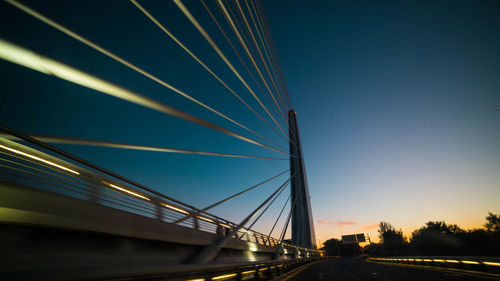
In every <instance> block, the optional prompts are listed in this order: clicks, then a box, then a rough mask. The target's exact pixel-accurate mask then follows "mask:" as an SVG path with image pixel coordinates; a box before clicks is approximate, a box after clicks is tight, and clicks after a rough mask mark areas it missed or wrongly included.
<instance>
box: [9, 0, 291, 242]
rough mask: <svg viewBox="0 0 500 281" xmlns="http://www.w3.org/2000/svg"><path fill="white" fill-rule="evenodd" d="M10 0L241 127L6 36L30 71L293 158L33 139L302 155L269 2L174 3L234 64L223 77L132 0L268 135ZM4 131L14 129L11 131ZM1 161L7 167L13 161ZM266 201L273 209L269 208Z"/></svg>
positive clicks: (12, 54)
mask: <svg viewBox="0 0 500 281" xmlns="http://www.w3.org/2000/svg"><path fill="white" fill-rule="evenodd" d="M4 1H5V2H6V3H8V4H10V5H11V6H13V7H15V8H16V9H18V10H20V11H22V12H23V13H25V14H27V15H29V16H31V17H33V18H35V19H37V20H39V21H40V22H42V23H43V24H46V25H48V26H50V27H52V28H54V29H56V30H58V31H59V32H62V33H63V34H65V35H66V36H68V37H70V38H72V39H74V40H76V41H77V42H80V43H82V44H84V45H85V46H87V47H90V48H91V49H93V50H95V51H96V52H98V53H99V54H101V55H104V56H106V57H108V58H110V59H112V60H113V61H114V62H116V63H119V64H121V65H122V66H124V67H126V68H128V69H130V70H133V71H134V72H135V73H137V74H139V75H140V76H143V77H146V78H148V79H150V80H152V81H154V82H155V83H157V84H159V85H161V86H162V87H163V88H164V89H165V90H166V93H167V94H175V95H178V96H181V97H183V98H184V99H186V100H188V101H189V102H191V103H194V104H196V105H198V106H200V107H201V108H203V109H204V110H208V111H209V112H211V113H213V114H215V115H217V116H218V117H220V118H222V119H224V120H226V121H228V122H229V123H230V124H231V125H232V126H235V128H226V127H224V126H221V125H218V124H216V123H214V122H209V121H207V120H205V119H202V118H200V117H197V116H196V114H195V113H191V112H185V111H183V110H180V109H178V108H176V107H174V106H172V105H169V104H168V103H164V102H160V101H158V100H155V99H153V98H151V97H150V95H148V93H143V92H141V93H139V92H136V91H133V90H130V89H127V88H125V87H122V86H120V85H118V84H116V83H114V82H112V81H107V80H105V79H102V78H101V77H98V76H95V75H93V74H91V73H88V72H85V71H82V70H80V69H78V68H77V67H74V66H70V65H68V64H65V63H63V62H62V61H60V60H59V59H57V58H52V57H48V56H43V55H40V54H38V53H36V52H34V51H32V48H30V46H20V45H17V44H15V43H12V42H11V41H10V40H9V39H5V38H0V58H1V59H3V60H6V61H10V62H12V63H15V64H18V65H21V66H24V67H27V68H30V69H32V70H35V71H39V72H41V73H44V74H47V75H51V76H55V77H57V78H60V79H62V80H66V81H69V82H72V83H74V84H77V85H80V86H83V87H87V88H89V89H92V90H94V91H96V92H100V93H103V94H107V95H110V96H113V97H115V98H118V99H122V100H125V101H128V102H130V103H133V104H136V105H139V106H142V107H145V108H148V109H151V110H154V111H157V112H160V113H163V114H167V115H170V116H174V117H176V118H179V119H181V120H185V121H188V122H192V123H195V124H197V125H200V126H203V127H206V128H209V129H211V130H215V131H218V132H220V133H223V134H226V135H228V136H231V137H233V138H236V139H238V140H241V141H244V142H246V143H249V144H253V145H256V146H258V147H262V148H265V149H267V151H272V153H280V154H281V155H286V157H287V158H283V157H276V156H275V155H247V154H244V153H226V152H210V151H202V150H197V149H185V148H172V147H161V146H149V145H140V144H126V143H120V142H113V141H102V140H90V139H85V138H68V137H64V136H31V137H30V138H29V140H30V141H34V142H35V141H36V142H37V143H38V144H41V143H55V144H69V145H83V146H100V147H108V148H118V149H133V150H142V151H152V152H167V153H182V154H196V155H205V156H220V157H232V158H249V159H261V160H289V158H290V157H296V156H294V155H290V154H289V153H288V152H287V150H288V148H287V146H295V147H297V132H295V131H293V130H292V129H288V127H289V124H288V119H289V117H288V114H289V111H290V110H291V109H292V101H291V99H290V94H289V92H288V89H287V86H286V83H285V80H284V75H283V71H282V69H281V65H280V63H279V59H278V56H277V51H276V47H275V43H274V41H273V38H272V36H271V32H270V28H269V23H268V22H267V19H266V16H265V12H264V7H263V4H262V1H260V0H256V1H246V0H214V1H213V2H212V1H210V2H208V1H207V2H205V0H201V2H200V4H201V6H200V7H201V9H198V10H196V11H197V12H198V11H203V13H202V14H199V13H194V9H192V6H193V5H195V4H196V3H192V2H189V3H187V5H186V4H185V3H183V1H182V0H174V1H173V3H174V5H175V6H174V5H172V7H177V8H178V11H177V12H180V13H181V14H182V15H184V16H185V21H184V22H180V23H178V24H185V25H191V26H192V27H194V28H195V29H196V31H197V32H198V33H199V36H200V40H204V43H205V44H206V47H207V48H211V50H213V52H215V54H216V56H217V58H218V59H219V60H220V61H219V62H220V63H221V64H222V65H224V66H225V67H227V69H229V71H230V72H229V73H231V74H232V75H233V77H225V76H224V75H223V74H221V72H220V71H216V69H217V68H215V67H214V66H212V65H209V63H208V61H209V60H207V59H204V58H203V57H202V55H200V54H196V53H195V51H193V48H190V47H189V46H188V45H189V44H188V43H186V42H183V41H182V39H181V37H182V34H177V35H174V33H173V32H172V31H171V30H172V29H171V28H170V27H168V26H167V25H166V24H165V23H162V19H161V18H160V17H158V16H157V15H154V14H155V13H154V11H153V10H151V9H148V8H146V7H145V5H143V4H141V3H140V2H142V1H139V0H131V1H130V2H131V4H132V5H133V6H134V7H135V8H137V12H138V13H140V14H142V15H144V16H145V18H144V17H143V18H144V19H146V20H148V21H149V22H150V23H152V25H151V26H152V28H156V30H158V31H160V33H161V34H163V35H166V36H167V37H168V38H169V40H172V41H173V42H174V43H175V44H176V46H177V47H179V48H180V49H182V51H183V52H184V53H185V54H186V55H187V56H188V57H190V59H192V60H194V61H195V62H196V63H197V66H199V67H201V68H202V69H204V71H206V72H207V73H208V74H209V75H210V76H211V77H212V78H213V79H215V81H216V82H217V85H218V86H220V87H221V90H220V92H222V93H223V94H228V95H229V96H232V97H234V98H236V99H237V100H238V101H239V103H240V104H241V105H242V106H243V108H245V110H248V113H249V115H250V116H251V117H252V118H255V117H256V118H257V119H258V120H259V122H262V123H259V124H262V125H265V126H266V127H265V129H266V130H267V129H270V130H271V131H272V132H273V133H274V135H273V136H268V135H266V134H265V133H263V132H262V128H260V127H259V128H253V129H252V128H250V126H249V125H247V124H248V122H247V121H245V122H244V121H241V120H238V121H237V120H236V119H237V118H233V117H230V115H229V114H227V113H224V110H223V108H218V109H216V108H215V106H211V105H208V104H207V103H206V102H204V101H202V100H201V99H198V98H195V95H193V93H188V91H186V90H183V89H181V88H180V87H178V86H174V83H172V82H167V81H168V80H169V79H168V78H165V77H160V75H155V74H152V73H150V72H149V71H147V70H146V69H147V68H146V67H141V66H138V65H136V64H134V63H132V62H131V61H130V60H128V59H125V58H124V57H121V56H119V55H117V54H116V53H115V52H112V51H110V50H108V49H106V48H104V47H102V46H101V45H100V44H98V43H96V42H93V41H91V40H89V39H87V38H86V37H85V36H83V35H80V34H79V33H78V32H77V31H74V30H72V29H70V28H69V27H67V26H65V25H63V24H61V23H58V22H56V21H55V20H53V19H51V18H50V17H49V16H48V15H44V14H42V13H40V12H39V11H37V10H35V9H33V8H31V7H29V6H28V5H26V4H24V3H22V2H20V1H18V0H4ZM201 19H204V20H201ZM206 19H208V20H206ZM207 23H209V24H211V25H212V26H207ZM213 30H216V31H217V32H219V33H220V34H217V35H222V36H223V38H224V41H222V42H216V40H215V39H214V38H216V36H214V34H210V31H213ZM227 50H230V51H229V53H228V52H227ZM138 51H139V50H138ZM234 57H236V58H237V61H234V60H232V58H234ZM240 65H241V66H243V68H244V69H243V70H240V69H238V68H239V67H238V66H240ZM234 78H236V79H234ZM228 81H230V82H228ZM234 81H236V82H237V83H235V82H234ZM242 86H243V87H242ZM238 88H242V89H244V90H245V91H242V92H240V91H238V90H237V89H238ZM229 123H228V124H229ZM241 129H242V130H243V132H241V133H240V132H239V131H237V130H241ZM5 130H6V131H7V130H8V129H5ZM247 134H250V136H248V135H247ZM1 137H3V138H5V139H10V140H14V141H26V140H27V139H28V138H23V139H20V138H16V137H12V136H10V135H8V134H4V135H2V136H1ZM276 137H279V138H280V140H279V141H277V140H273V138H276ZM255 138H258V139H255ZM0 160H1V161H3V162H4V163H10V164H12V165H16V168H13V169H14V170H15V171H18V172H23V173H26V174H29V175H31V176H33V175H34V173H35V172H34V171H38V172H42V173H44V174H47V173H48V172H47V171H43V170H36V168H33V167H28V166H26V165H24V164H21V163H18V162H15V161H12V160H9V159H4V158H2V159H0ZM82 161H83V160H82ZM23 165H24V166H23ZM0 166H1V167H7V165H0ZM7 168H9V167H7ZM94 168H95V167H94ZM24 169H28V170H24ZM104 171H105V170H104ZM287 172H289V170H286V171H284V172H281V173H279V174H277V175H275V176H272V177H270V178H268V179H266V180H264V181H261V182H259V183H257V184H255V185H253V186H251V187H249V188H245V189H243V190H242V191H239V192H236V193H235V194H233V195H231V196H229V197H226V198H224V199H222V200H219V201H218V202H216V203H213V204H210V205H208V206H207V207H205V208H203V209H201V210H200V212H205V211H207V210H209V209H212V208H214V207H216V206H219V205H221V204H223V203H225V202H227V201H229V200H232V199H234V198H236V197H238V196H240V195H243V194H246V193H247V192H249V191H251V190H254V189H255V188H257V187H259V186H261V185H263V184H265V183H268V182H271V181H272V180H273V179H275V178H278V177H279V176H281V175H283V174H285V173H287ZM49 175H51V176H56V177H60V176H59V175H54V174H50V173H49ZM43 177H47V175H43ZM293 177H294V175H291V176H290V177H289V178H288V180H287V181H286V182H285V183H284V184H282V185H280V187H279V188H278V189H277V190H276V191H275V192H274V193H273V194H272V196H270V197H269V198H267V199H266V201H265V202H264V203H263V204H261V206H259V208H258V209H257V210H255V211H254V212H253V213H252V214H251V216H249V217H248V218H247V219H246V220H245V221H244V222H242V225H240V226H238V227H244V226H245V224H246V223H248V222H249V221H250V218H253V217H254V216H256V215H257V213H259V212H260V214H259V215H258V216H257V218H256V219H255V220H254V221H253V222H252V223H251V224H250V226H248V228H251V227H253V226H254V225H255V224H256V223H257V221H258V220H259V219H260V218H261V217H262V216H263V215H264V213H265V212H266V211H267V210H268V209H269V208H270V207H271V205H272V204H273V203H274V202H275V201H276V199H277V198H278V197H279V195H280V194H281V193H282V192H283V191H284V190H285V187H286V186H287V185H288V183H289V182H290V181H291V180H292V178H293ZM134 184H135V183H134ZM138 186H139V185H138ZM149 191H151V190H149ZM120 200H121V199H120ZM288 201H290V198H288V199H287V200H286V202H285V205H284V206H283V208H282V209H281V212H280V213H279V216H278V217H277V219H276V221H275V223H274V225H273V226H272V228H271V230H270V232H269V235H268V238H269V237H270V236H271V234H272V232H273V230H274V228H275V227H276V224H277V223H278V221H279V219H280V218H281V215H282V213H283V211H284V209H285V207H286V206H287V204H288ZM134 204H136V203H134ZM265 205H267V206H266V207H265V208H263V207H264V206H265ZM291 205H292V206H291V208H292V209H293V207H294V205H295V202H293V204H291ZM188 218H189V216H184V217H182V216H180V217H179V218H178V219H177V220H176V221H175V223H181V222H183V221H184V220H186V219H188ZM202 220H203V218H202ZM289 220H290V215H288V218H287V220H286V221H285V226H284V228H283V230H282V231H281V235H280V236H281V237H280V240H283V237H284V235H285V233H286V230H287V226H288V222H289Z"/></svg>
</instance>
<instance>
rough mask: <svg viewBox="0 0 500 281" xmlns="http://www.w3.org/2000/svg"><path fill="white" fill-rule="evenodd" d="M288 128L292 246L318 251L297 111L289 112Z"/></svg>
mask: <svg viewBox="0 0 500 281" xmlns="http://www.w3.org/2000/svg"><path fill="white" fill-rule="evenodd" d="M288 126H289V127H288V128H289V136H290V155H292V157H290V172H291V174H292V175H293V174H295V177H293V178H292V186H291V193H292V201H291V202H294V203H293V204H292V244H294V245H297V246H300V247H304V248H308V249H316V235H315V232H314V220H313V217H312V211H311V202H310V200H309V187H308V185H307V176H306V170H305V165H304V158H303V156H302V145H301V142H300V137H299V128H298V126H297V116H296V112H295V110H290V111H289V112H288Z"/></svg>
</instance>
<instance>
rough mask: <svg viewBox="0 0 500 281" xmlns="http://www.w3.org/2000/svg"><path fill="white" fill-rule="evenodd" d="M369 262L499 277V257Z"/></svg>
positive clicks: (380, 258)
mask: <svg viewBox="0 0 500 281" xmlns="http://www.w3.org/2000/svg"><path fill="white" fill-rule="evenodd" d="M367 259H368V260H369V261H375V262H385V263H395V264H405V265H418V266H429V267H439V268H449V269H459V270H471V271H479V272H486V273H492V274H495V276H498V277H500V275H498V274H500V257H471V256H409V257H369V258H367Z"/></svg>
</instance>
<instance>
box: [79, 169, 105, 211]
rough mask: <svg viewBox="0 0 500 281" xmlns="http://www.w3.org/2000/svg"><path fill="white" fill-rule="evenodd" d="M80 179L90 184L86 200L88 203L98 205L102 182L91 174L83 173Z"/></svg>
mask: <svg viewBox="0 0 500 281" xmlns="http://www.w3.org/2000/svg"><path fill="white" fill-rule="evenodd" d="M82 178H86V179H85V180H87V181H89V182H90V183H91V186H90V190H89V195H88V197H89V198H88V200H89V201H90V202H93V203H97V204H99V202H100V201H101V197H102V187H101V184H102V183H101V182H102V180H101V179H99V178H97V177H96V176H94V175H92V174H90V175H89V174H87V173H85V175H82Z"/></svg>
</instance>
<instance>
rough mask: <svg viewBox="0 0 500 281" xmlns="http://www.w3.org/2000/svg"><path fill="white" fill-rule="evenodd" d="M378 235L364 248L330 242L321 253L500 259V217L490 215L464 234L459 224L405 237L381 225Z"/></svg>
mask: <svg viewBox="0 0 500 281" xmlns="http://www.w3.org/2000/svg"><path fill="white" fill-rule="evenodd" d="M378 232H379V238H380V242H379V243H372V244H371V245H367V246H365V247H364V248H360V247H359V245H357V244H347V245H343V244H342V241H340V240H338V239H330V240H327V241H326V242H325V243H324V244H323V245H324V247H323V248H322V249H323V250H326V251H327V253H328V255H332V256H338V255H356V254H361V253H368V254H371V255H376V256H494V257H499V256H500V214H493V213H488V216H486V223H485V224H484V227H483V228H478V229H470V230H465V229H462V228H460V227H459V226H458V225H456V224H447V223H446V222H444V221H429V222H427V223H426V224H425V225H424V226H422V227H421V228H419V229H417V230H415V231H413V232H412V233H411V236H410V237H406V236H405V235H403V231H402V230H401V229H396V227H394V226H393V225H392V224H390V223H388V222H380V224H379V230H378Z"/></svg>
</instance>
